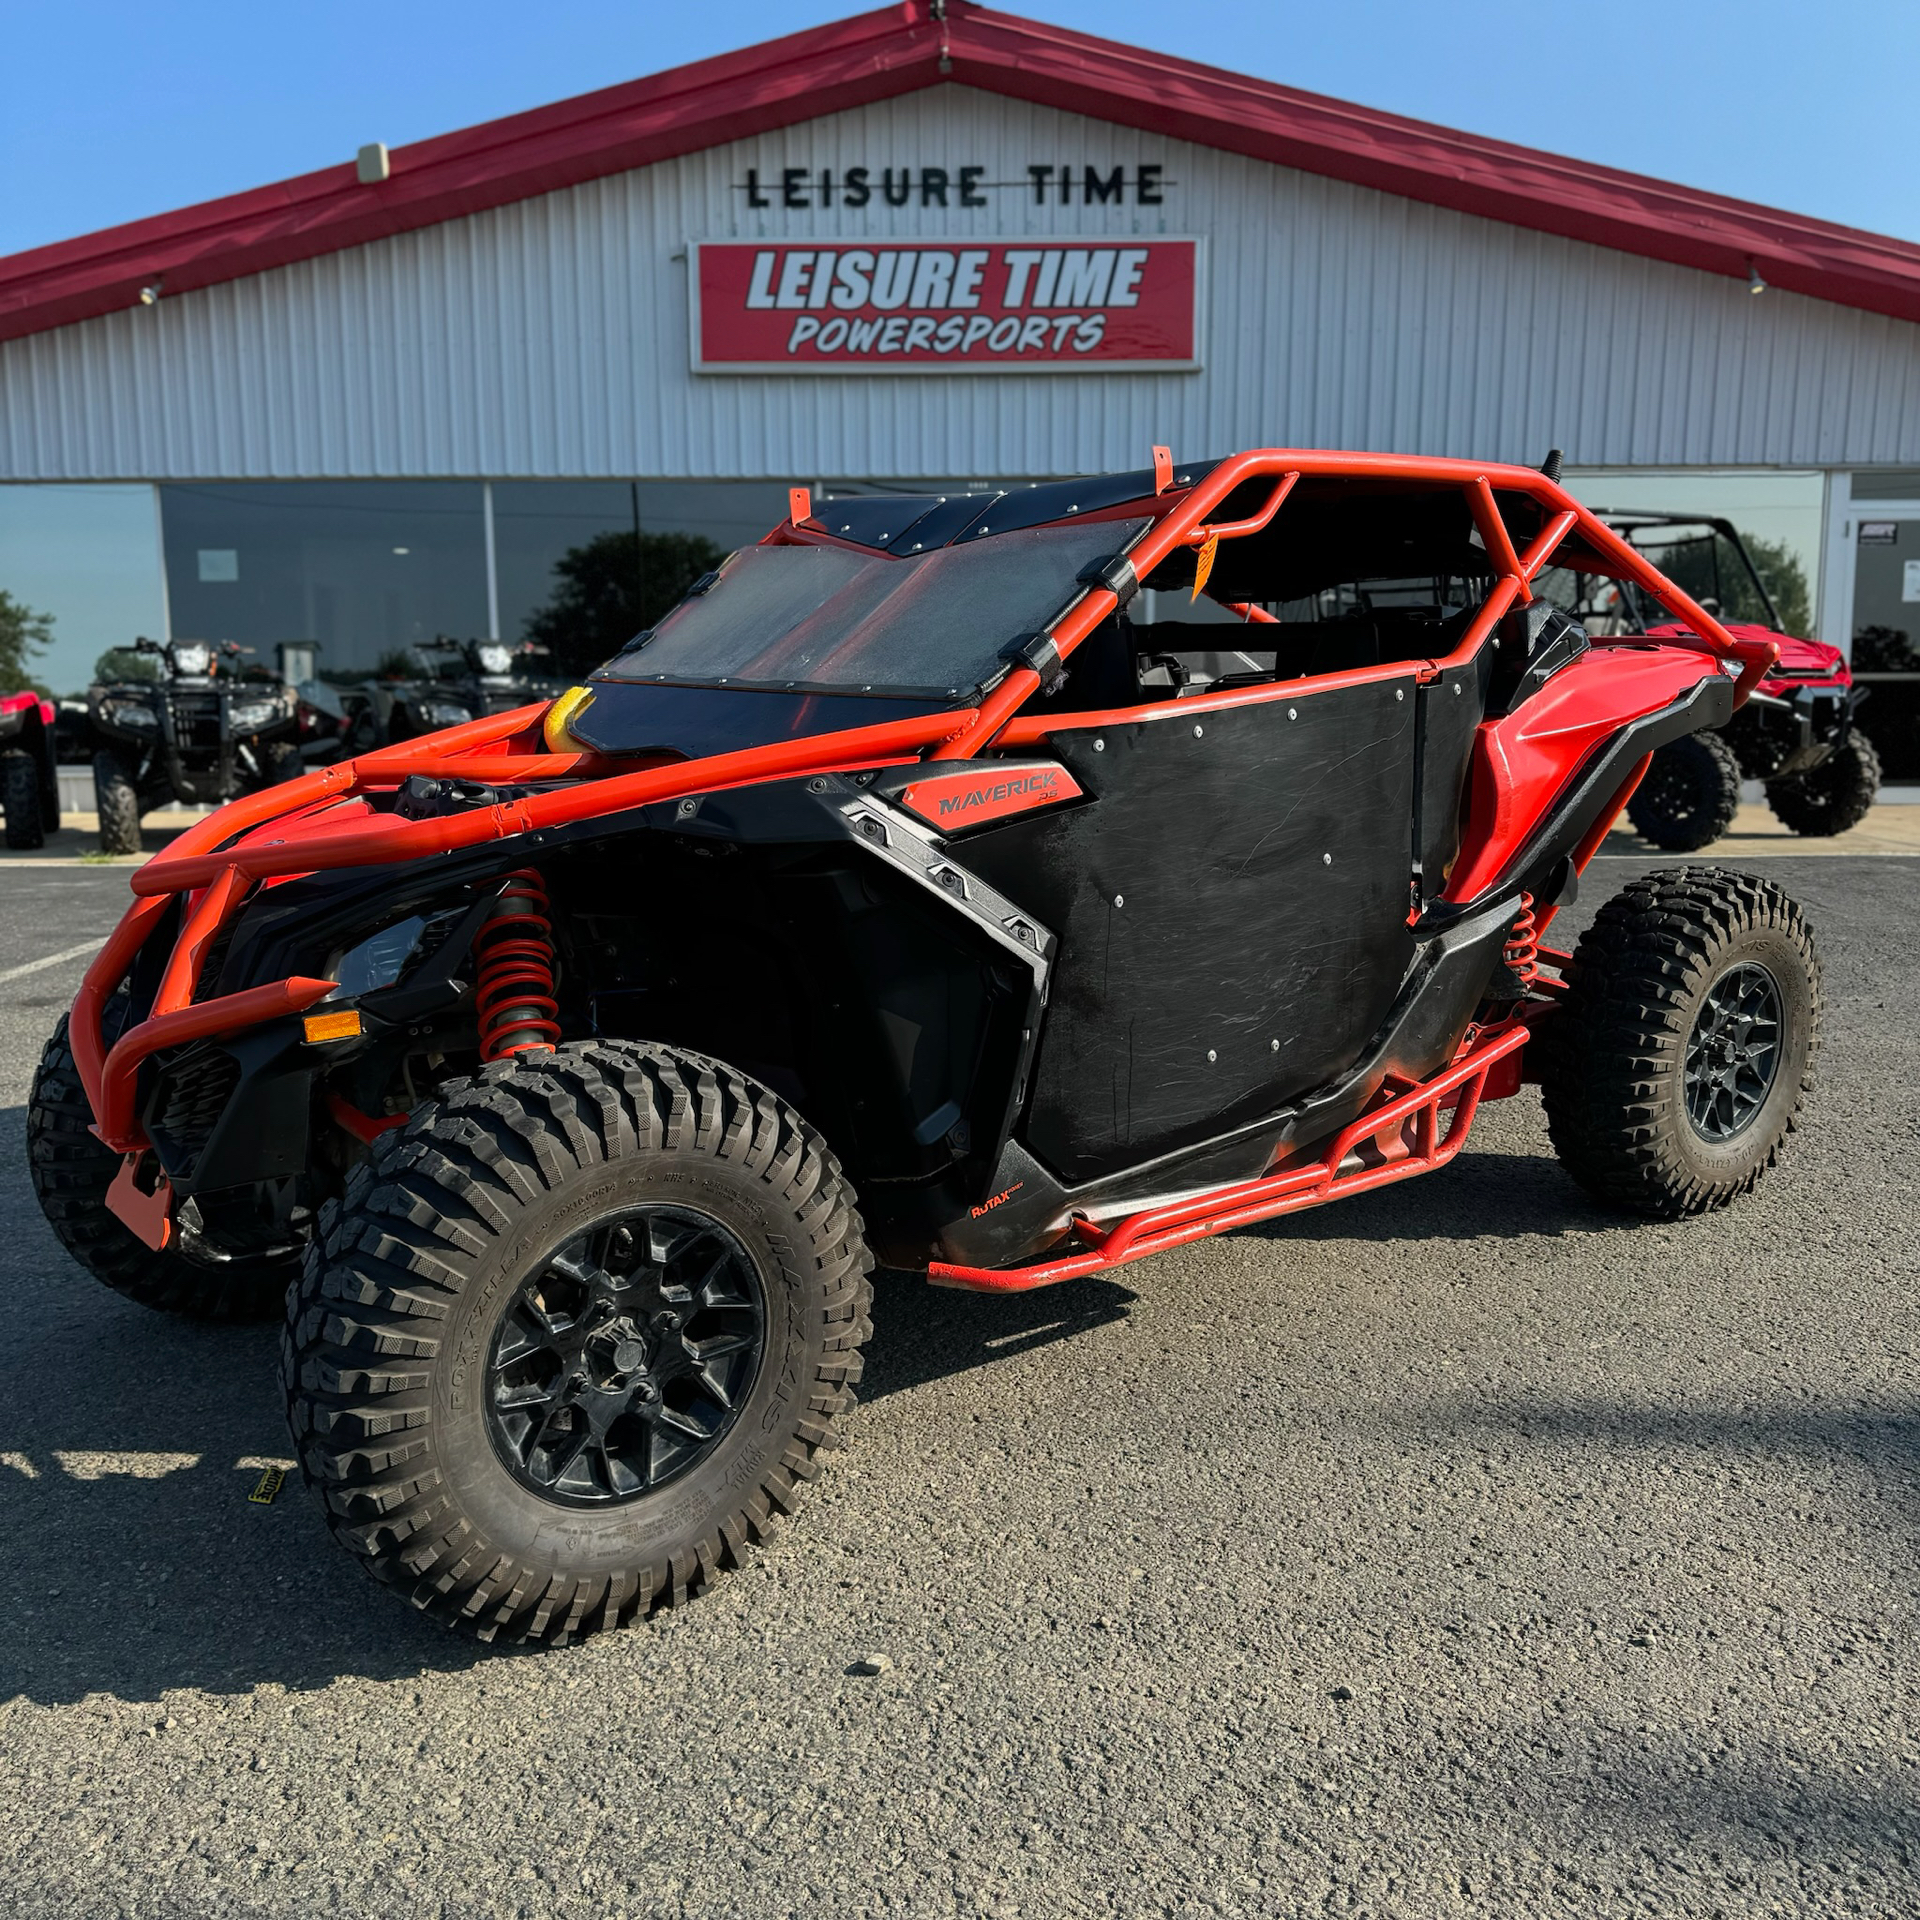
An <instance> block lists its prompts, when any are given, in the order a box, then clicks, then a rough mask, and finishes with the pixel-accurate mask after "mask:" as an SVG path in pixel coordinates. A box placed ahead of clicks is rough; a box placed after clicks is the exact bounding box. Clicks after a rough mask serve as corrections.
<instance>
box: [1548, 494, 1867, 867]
mask: <svg viewBox="0 0 1920 1920" xmlns="http://www.w3.org/2000/svg"><path fill="white" fill-rule="evenodd" d="M1595 511H1596V512H1597V513H1598V514H1599V515H1600V517H1601V518H1602V519H1603V520H1605V521H1606V523H1607V525H1608V526H1610V527H1611V528H1612V529H1613V531H1614V532H1615V533H1617V534H1619V535H1620V536H1621V538H1622V539H1624V540H1626V541H1628V542H1629V543H1630V544H1632V545H1633V546H1634V547H1636V548H1637V549H1638V550H1639V551H1640V552H1642V553H1644V554H1645V555H1646V556H1647V558H1648V559H1649V560H1651V561H1652V562H1653V563H1654V565H1655V566H1656V567H1658V568H1659V569H1660V570H1661V571H1662V572H1663V573H1665V574H1668V575H1669V576H1670V577H1671V578H1673V579H1674V580H1675V581H1676V582H1677V583H1679V584H1680V585H1682V586H1684V587H1686V588H1687V589H1688V590H1689V591H1690V592H1691V593H1693V594H1694V595H1695V596H1696V597H1697V599H1698V600H1699V603H1700V605H1701V606H1702V607H1703V608H1704V609H1705V610H1706V611H1707V612H1708V613H1710V614H1712V615H1713V616H1714V617H1715V618H1716V619H1718V620H1720V621H1721V623H1722V625H1723V627H1724V629H1725V631H1727V632H1728V633H1732V634H1738V635H1739V636H1741V637H1742V638H1743V639H1750V640H1754V641H1758V642H1770V643H1772V644H1773V645H1775V646H1777V647H1778V648H1779V658H1778V660H1777V661H1776V662H1775V663H1774V666H1773V668H1772V670H1771V671H1770V672H1769V673H1768V674H1767V675H1766V677H1765V678H1764V679H1763V680H1762V681H1761V682H1760V684H1759V685H1758V686H1757V687H1756V688H1755V689H1754V690H1753V693H1752V695H1751V696H1750V697H1749V698H1748V700H1747V701H1746V703H1745V705H1743V706H1742V707H1741V708H1740V710H1739V711H1738V712H1737V713H1736V714H1735V715H1734V716H1733V718H1732V719H1731V720H1729V721H1728V722H1727V723H1726V724H1725V725H1724V726H1721V727H1708V728H1703V729H1702V730H1701V731H1700V732H1699V733H1696V734H1691V735H1689V736H1687V737H1686V738H1685V739H1682V740H1676V741H1674V742H1673V743H1672V744H1671V745H1670V746H1666V747H1663V748H1661V750H1660V751H1659V753H1657V754H1656V755H1655V756H1654V761H1653V765H1652V767H1651V768H1650V769H1649V770H1648V773H1647V777H1646V779H1645V780H1643V781H1642V782H1641V783H1640V789H1639V791H1638V792H1637V793H1636V794H1635V795H1634V796H1633V799H1632V801H1631V803H1630V804H1629V805H1628V808H1627V818H1628V819H1629V820H1630V821H1631V822H1632V823H1633V826H1634V828H1635V830H1636V831H1637V832H1639V833H1640V834H1642V835H1643V836H1644V837H1645V838H1646V839H1648V840H1651V841H1652V842H1653V844H1654V845H1655V846H1656V847H1661V848H1664V849H1666V850H1667V851H1668V852H1672V853H1692V852H1695V851H1696V850H1698V849H1699V848H1701V847H1705V846H1708V845H1710V844H1711V843H1712V842H1713V841H1715V840H1717V839H1719V837H1720V836H1721V835H1722V834H1723V833H1725V832H1726V830H1727V829H1728V828H1729V827H1730V826H1732V824H1733V817H1734V811H1735V809H1736V808H1737V807H1738V806H1739V804H1740V782H1741V781H1742V780H1743V779H1746V780H1758V781H1762V782H1764V783H1765V786H1766V794H1767V805H1768V806H1770V807H1771V808H1772V809H1773V812H1774V815H1775V817H1776V818H1777V819H1778V820H1779V821H1780V823H1781V825H1782V826H1785V827H1788V828H1790V829H1791V830H1792V831H1793V832H1795V833H1800V834H1808V835H1813V836H1818V837H1826V836H1831V835H1833V834H1836V833H1845V832H1846V831H1847V829H1848V828H1849V827H1857V826H1858V825H1859V824H1860V822H1861V821H1862V820H1864V819H1865V818H1866V817H1867V813H1868V810H1869V809H1870V808H1871V807H1872V806H1873V803H1874V799H1875V797H1876V795H1877V794H1878V793H1879V791H1880V759H1879V755H1878V754H1876V753H1875V751H1874V747H1873V742H1872V741H1871V740H1869V739H1868V738H1867V736H1866V735H1865V734H1864V733H1862V732H1861V731H1860V729H1859V728H1858V727H1857V726H1856V725H1855V724H1854V713H1855V710H1856V709H1857V708H1858V706H1859V704H1860V702H1861V701H1862V700H1863V699H1864V698H1865V697H1866V695H1865V693H1864V692H1863V691H1862V690H1861V689H1860V688H1857V687H1856V686H1855V685H1854V684H1853V676H1852V674H1851V673H1849V672H1848V670H1847V662H1846V656H1845V655H1844V654H1842V653H1841V651H1840V649H1839V648H1838V647H1830V646H1828V645H1826V643H1825V642H1824V641H1820V640H1799V639H1795V638H1794V637H1793V636H1792V635H1790V634H1788V633H1785V632H1783V631H1782V630H1781V620H1780V615H1779V612H1778V610H1777V609H1776V607H1775V605H1774V602H1773V597H1772V595H1771V594H1769V593H1768V591H1767V587H1766V583H1765V582H1764V581H1763V580H1762V579H1761V577H1760V572H1759V569H1758V568H1757V567H1755V565H1754V564H1753V559H1752V556H1751V555H1750V554H1749V553H1748V552H1747V549H1746V543H1745V542H1744V541H1742V539H1741V538H1740V535H1739V533H1738V531H1737V530H1736V529H1735V528H1734V526H1733V523H1732V522H1731V521H1728V520H1716V519H1710V518H1707V517H1704V516H1702V515H1698V514H1677V513H1641V512H1634V511H1630V510H1624V509H1614V508H1609V507H1601V508H1597V509H1595ZM1577 599H1578V607H1577V610H1578V611H1579V612H1580V613H1581V614H1582V615H1583V616H1584V617H1585V621H1586V625H1587V626H1588V628H1589V630H1590V631H1593V632H1599V633H1606V634H1608V635H1610V636H1615V635H1617V636H1626V635H1632V634H1643V635H1645V636H1646V637H1647V638H1648V639H1650V640H1671V639H1673V638H1675V637H1677V636H1678V635H1680V634H1681V633H1683V632H1684V630H1685V629H1684V628H1683V627H1682V626H1679V625H1676V624H1675V623H1674V621H1673V619H1672V616H1671V614H1670V612H1669V611H1668V610H1667V609H1666V608H1665V607H1663V606H1661V604H1660V603H1659V601H1658V600H1657V599H1656V598H1654V597H1653V596H1651V595H1649V594H1648V593H1647V592H1646V590H1645V589H1644V588H1641V587H1638V586H1636V585H1635V584H1634V583H1633V582H1632V581H1619V582H1605V583H1601V582H1591V583H1589V585H1588V586H1587V587H1586V588H1585V589H1584V590H1583V591H1581V592H1580V593H1579V594H1578V595H1577Z"/></svg>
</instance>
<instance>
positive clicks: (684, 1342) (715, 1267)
mask: <svg viewBox="0 0 1920 1920" xmlns="http://www.w3.org/2000/svg"><path fill="white" fill-rule="evenodd" d="M765 1319H766V1314H765V1294H764V1290H763V1288H762V1286H761V1282H760V1276H759V1273H758V1270H757V1269H756V1268H755V1267H754V1264H753V1262H752V1260H751V1259H750V1257H749V1256H748V1254H747V1252H746V1249H745V1248H744V1247H743V1246H742V1245H741V1244H740V1242H739V1240H738V1239H737V1238H736V1237H735V1236H734V1235H733V1234H732V1233H731V1232H730V1231H729V1230H728V1229H727V1228H726V1227H724V1226H722V1225H721V1224H720V1222H718V1221H717V1220H714V1219H712V1218H711V1217H710V1216H708V1215H706V1214H703V1213H700V1212H697V1211H696V1210H695V1209H693V1208H690V1207H668V1206H659V1207H632V1208H627V1209H624V1210H623V1211H622V1212H620V1213H619V1214H616V1215H614V1216H612V1217H611V1218H609V1219H607V1220H604V1221H602V1222H600V1223H599V1224H598V1225H596V1226H594V1227H591V1228H589V1229H587V1230H586V1231H584V1232H582V1233H579V1234H577V1235H575V1237H574V1238H573V1239H571V1240H569V1241H568V1242H567V1243H566V1244H565V1245H563V1246H562V1247H560V1248H558V1249H557V1250H556V1251H555V1252H554V1253H552V1254H551V1255H549V1256H548V1258H547V1259H546V1260H544V1261H543V1262H542V1263H541V1264H540V1265H539V1266H538V1267H537V1268H536V1269H535V1270H534V1271H533V1272H532V1273H530V1274H529V1275H528V1276H527V1277H526V1278H525V1279H524V1280H523V1281H522V1283H521V1285H520V1287H519V1289H518V1290H517V1292H516V1293H515V1294H514V1296H513V1299H512V1301H511V1302H510V1303H509V1305H508V1307H507V1310H506V1312H505V1314H504V1315H503V1316H502V1318H501V1321H500V1323H499V1326H498V1327H497V1328H496V1330H495V1333H494V1337H493V1344H492V1348H491V1350H490V1353H489V1357H488V1399H487V1428H488V1433H489V1435H490V1437H491V1439H492V1441H493V1445H494V1449H495V1451H496V1452H497V1453H498V1454H499V1456H500V1458H501V1460H502V1462H503V1463H504V1464H505V1465H506V1467H507V1469H508V1471H509V1472H511V1473H512V1474H513V1476H514V1478H515V1479H516V1480H518V1481H520V1483H521V1484H522V1485H524V1486H527V1487H529V1488H531V1489H532V1490H533V1491H535V1492H537V1493H539V1494H540V1495H541V1496H542V1497H543V1498H546V1499H549V1500H554V1501H557V1502H559V1503H561V1504H563V1505H567V1506H605V1505H612V1504H618V1503H620V1502H623V1501H626V1500H632V1499H637V1498H638V1497H640V1496H641V1495H642V1494H645V1493H649V1492H651V1491H653V1490H654V1489H655V1488H657V1487H660V1486H662V1485H664V1484H665V1483H666V1482H668V1481H670V1480H673V1479H677V1478H678V1477H679V1476H680V1475H681V1474H683V1473H686V1472H687V1471H689V1470H690V1469H691V1468H692V1467H694V1466H696V1465H697V1464H698V1463H699V1462H700V1461H701V1460H703V1459H704V1458H705V1457H706V1456H707V1454H709V1453H710V1452H711V1451H712V1450H713V1448H714V1446H715V1445H717V1444H718V1442H719V1440H720V1438H721V1436H722V1435H723V1434H724V1433H725V1432H726V1430H727V1429H728V1428H729V1427H730V1426H731V1425H732V1424H733V1420H734V1417H735V1415H736V1414H737V1412H738V1410H739V1408H740V1406H741V1405H742V1403H743V1402H744V1401H745V1399H746V1396H747V1394H748V1393H749V1392H750V1391H751V1389H752V1385H753V1381H754V1379H755V1377H756V1376H757V1375H758V1372H759V1368H760V1361H761V1355H762V1349H763V1345H764V1333H765Z"/></svg>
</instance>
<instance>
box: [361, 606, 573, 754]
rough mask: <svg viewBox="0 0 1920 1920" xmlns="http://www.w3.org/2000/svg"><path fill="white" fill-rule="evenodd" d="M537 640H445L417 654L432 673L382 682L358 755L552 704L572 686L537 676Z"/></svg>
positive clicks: (372, 687)
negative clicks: (532, 667)
mask: <svg viewBox="0 0 1920 1920" xmlns="http://www.w3.org/2000/svg"><path fill="white" fill-rule="evenodd" d="M546 651H547V650H546V648H545V647H543V646H539V645H537V644H536V643H534V642H533V641H530V640H529V641H523V642H521V643H520V644H519V645H517V646H516V645H514V644H511V643H510V642H508V641H505V640H453V639H449V638H448V637H447V636H446V635H444V634H442V635H440V636H438V637H437V638H435V639H432V640H428V641H423V642H422V643H421V644H420V645H419V646H417V647H415V648H414V652H415V654H416V655H417V656H419V657H420V659H421V662H422V665H423V666H424V667H425V669H426V671H425V672H424V674H422V675H421V676H420V677H419V678H417V679H412V680H398V681H395V680H375V681H370V682H369V683H368V684H367V687H366V689H365V692H366V696H367V699H366V704H365V705H364V707H361V708H359V710H358V713H357V716H356V721H355V732H354V738H353V750H354V751H355V752H356V753H365V752H368V751H369V750H371V749H372V748H375V747H385V746H392V745H393V744H394V743H395V742H397V741H401V740H415V739H418V738H419V737H420V735H422V734H424V733H439V732H440V731H441V730H442V729H443V728H446V727H461V726H465V725H466V723H467V722H468V721H469V720H480V719H484V718H485V717H486V716H487V715H489V714H495V713H511V712H512V711H513V709H514V708H515V707H524V706H527V705H529V704H530V703H531V702H533V701H535V700H551V699H552V698H553V697H554V695H555V694H557V693H559V692H560V691H561V690H562V687H563V685H564V682H562V681H558V680H553V679H549V678H546V677H545V676H543V675H539V674H535V673H531V672H529V671H528V670H527V667H526V665H525V663H526V662H527V661H529V660H531V659H533V658H535V657H536V656H544V655H545V653H546Z"/></svg>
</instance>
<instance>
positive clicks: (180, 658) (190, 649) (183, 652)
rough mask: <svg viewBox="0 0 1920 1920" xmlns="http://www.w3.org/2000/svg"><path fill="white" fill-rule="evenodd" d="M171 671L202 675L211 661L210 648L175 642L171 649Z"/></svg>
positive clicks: (211, 653)
mask: <svg viewBox="0 0 1920 1920" xmlns="http://www.w3.org/2000/svg"><path fill="white" fill-rule="evenodd" d="M169 651H170V652H171V654H172V656H173V670H174V672H175V673H182V674H202V673H205V672H206V670H207V666H208V664H209V662H211V660H212V659H213V649H212V648H211V647H205V646H199V645H197V644H195V643H193V642H191V641H182V640H176V641H175V642H174V643H173V646H172V647H171V649H169Z"/></svg>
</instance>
